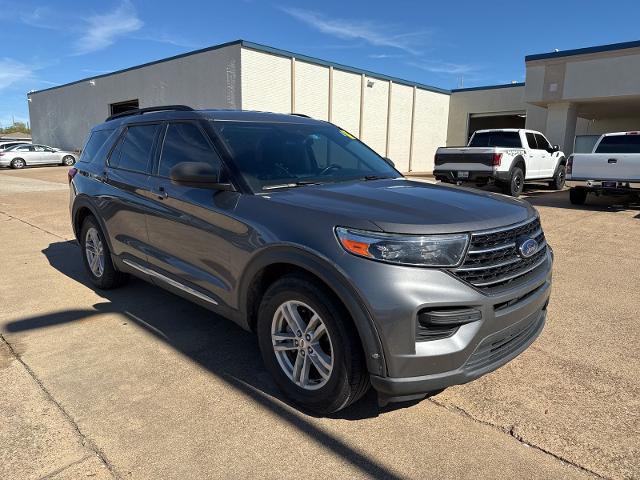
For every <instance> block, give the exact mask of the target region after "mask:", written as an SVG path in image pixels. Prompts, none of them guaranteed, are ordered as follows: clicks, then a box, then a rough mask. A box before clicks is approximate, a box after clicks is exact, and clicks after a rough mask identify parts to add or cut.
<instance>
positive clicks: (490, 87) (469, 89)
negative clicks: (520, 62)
mask: <svg viewBox="0 0 640 480" xmlns="http://www.w3.org/2000/svg"><path fill="white" fill-rule="evenodd" d="M513 87H524V82H517V83H502V84H499V85H485V86H482V87H467V88H454V89H453V90H451V93H458V92H473V91H476V90H496V89H498V88H513Z"/></svg>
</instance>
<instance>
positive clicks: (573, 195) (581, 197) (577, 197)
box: [569, 188, 588, 205]
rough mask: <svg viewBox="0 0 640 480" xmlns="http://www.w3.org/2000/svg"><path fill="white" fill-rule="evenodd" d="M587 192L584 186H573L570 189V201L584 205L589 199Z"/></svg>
mask: <svg viewBox="0 0 640 480" xmlns="http://www.w3.org/2000/svg"><path fill="white" fill-rule="evenodd" d="M587 193H588V192H587V191H586V190H584V189H583V188H572V189H571V190H569V201H570V202H571V203H572V204H573V205H584V202H586V201H587Z"/></svg>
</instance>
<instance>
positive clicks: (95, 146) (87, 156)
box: [79, 129, 114, 163]
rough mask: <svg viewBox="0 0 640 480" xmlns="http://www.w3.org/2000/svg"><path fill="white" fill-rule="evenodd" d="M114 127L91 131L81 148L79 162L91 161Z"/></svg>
mask: <svg viewBox="0 0 640 480" xmlns="http://www.w3.org/2000/svg"><path fill="white" fill-rule="evenodd" d="M113 131H114V129H109V130H97V131H95V132H92V133H91V135H90V136H89V139H88V140H87V143H86V144H85V146H84V148H83V149H82V155H81V156H80V160H79V161H80V162H87V163H91V162H92V161H93V160H94V159H95V158H96V154H97V153H98V151H99V150H100V148H101V147H102V146H103V145H104V143H105V142H106V141H107V139H108V138H109V137H110V136H111V134H112V133H113Z"/></svg>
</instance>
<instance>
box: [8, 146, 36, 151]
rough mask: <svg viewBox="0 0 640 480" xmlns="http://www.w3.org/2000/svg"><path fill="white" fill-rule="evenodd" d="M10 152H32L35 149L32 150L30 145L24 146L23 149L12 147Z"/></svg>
mask: <svg viewBox="0 0 640 480" xmlns="http://www.w3.org/2000/svg"><path fill="white" fill-rule="evenodd" d="M11 150H12V151H14V152H33V151H34V150H35V148H33V147H32V146H31V145H25V146H23V147H14V148H12V149H11Z"/></svg>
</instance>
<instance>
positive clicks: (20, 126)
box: [0, 122, 31, 133]
mask: <svg viewBox="0 0 640 480" xmlns="http://www.w3.org/2000/svg"><path fill="white" fill-rule="evenodd" d="M16 132H20V133H31V129H30V128H29V127H28V126H27V124H26V123H24V122H13V125H11V126H9V127H5V128H0V133H16Z"/></svg>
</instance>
